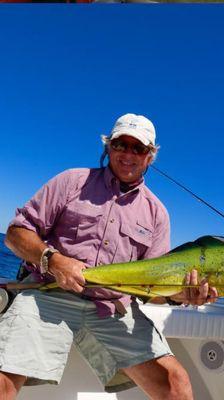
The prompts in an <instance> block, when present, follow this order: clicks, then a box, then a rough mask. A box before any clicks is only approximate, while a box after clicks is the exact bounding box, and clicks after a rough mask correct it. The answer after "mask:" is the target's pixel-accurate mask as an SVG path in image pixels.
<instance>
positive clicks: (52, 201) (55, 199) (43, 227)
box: [9, 170, 70, 238]
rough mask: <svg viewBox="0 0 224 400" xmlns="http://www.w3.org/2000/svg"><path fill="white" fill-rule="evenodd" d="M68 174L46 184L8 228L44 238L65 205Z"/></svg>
mask: <svg viewBox="0 0 224 400" xmlns="http://www.w3.org/2000/svg"><path fill="white" fill-rule="evenodd" d="M69 189H70V172H69V170H68V171H65V172H62V173H61V174H59V175H57V176H56V177H54V178H53V179H51V180H50V181H49V182H47V183H46V184H45V185H44V186H43V187H42V188H41V189H40V190H39V191H38V192H37V193H36V194H35V195H34V196H33V197H32V198H31V199H30V200H29V201H28V202H27V203H26V204H25V205H24V207H22V208H18V209H17V210H16V216H15V218H14V219H13V220H12V221H11V223H10V225H9V226H12V225H14V226H18V227H23V228H27V229H29V230H31V231H34V232H36V233H37V234H38V235H39V236H40V237H42V238H44V237H46V236H47V235H48V233H49V232H50V230H51V228H52V227H53V226H54V224H55V221H56V220H57V218H58V216H59V215H60V213H61V212H62V209H63V207H64V206H65V205H66V203H67V199H68V195H69Z"/></svg>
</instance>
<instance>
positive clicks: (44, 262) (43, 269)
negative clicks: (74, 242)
mask: <svg viewBox="0 0 224 400" xmlns="http://www.w3.org/2000/svg"><path fill="white" fill-rule="evenodd" d="M54 253H59V251H58V250H56V249H54V248H53V247H46V249H44V251H43V253H42V254H41V257H40V273H41V274H46V273H50V271H49V269H48V268H49V260H50V258H51V257H52V256H53V254H54Z"/></svg>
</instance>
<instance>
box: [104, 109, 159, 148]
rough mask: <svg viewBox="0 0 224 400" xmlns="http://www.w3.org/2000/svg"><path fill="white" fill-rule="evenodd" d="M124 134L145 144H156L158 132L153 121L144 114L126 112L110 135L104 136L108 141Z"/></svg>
mask: <svg viewBox="0 0 224 400" xmlns="http://www.w3.org/2000/svg"><path fill="white" fill-rule="evenodd" d="M122 135H127V136H132V137H134V138H136V139H138V140H139V141H140V142H142V143H143V144H144V145H145V146H148V145H149V144H152V145H155V139H156V132H155V128H154V125H153V123H152V122H151V121H150V120H149V119H148V118H146V117H144V116H143V115H136V114H125V115H122V116H121V117H120V118H118V119H117V121H116V122H115V125H114V127H113V129H112V131H111V134H110V136H109V137H108V136H102V140H103V142H104V143H106V142H107V141H108V140H113V139H116V138H118V137H120V136H122Z"/></svg>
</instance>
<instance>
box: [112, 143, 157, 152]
mask: <svg viewBox="0 0 224 400" xmlns="http://www.w3.org/2000/svg"><path fill="white" fill-rule="evenodd" d="M111 147H112V149H113V150H115V151H126V150H127V149H131V151H132V153H133V154H140V155H141V154H147V153H149V151H150V149H149V147H147V146H145V145H144V144H141V143H137V144H133V145H129V143H126V142H125V141H123V140H113V141H112V142H111Z"/></svg>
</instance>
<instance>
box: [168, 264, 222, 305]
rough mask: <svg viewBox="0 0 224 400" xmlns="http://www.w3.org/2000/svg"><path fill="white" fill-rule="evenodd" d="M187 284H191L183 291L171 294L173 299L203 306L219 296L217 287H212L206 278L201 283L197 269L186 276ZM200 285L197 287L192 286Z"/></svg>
mask: <svg viewBox="0 0 224 400" xmlns="http://www.w3.org/2000/svg"><path fill="white" fill-rule="evenodd" d="M185 285H186V286H188V285H189V286H190V287H189V288H188V287H186V288H184V289H183V291H182V292H181V293H178V294H176V295H174V296H171V299H172V300H174V301H176V302H180V303H183V304H186V305H188V304H191V305H193V306H201V305H203V304H205V303H214V302H215V301H216V299H217V297H218V292H217V290H216V288H214V287H210V286H209V284H208V282H207V281H206V279H202V281H201V282H200V283H199V280H198V272H197V270H195V269H194V270H192V271H191V272H189V273H188V274H187V275H186V277H185ZM194 285H199V286H197V287H191V286H194Z"/></svg>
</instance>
